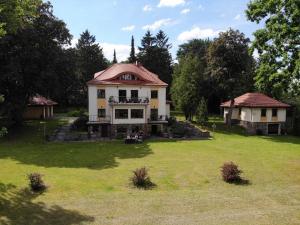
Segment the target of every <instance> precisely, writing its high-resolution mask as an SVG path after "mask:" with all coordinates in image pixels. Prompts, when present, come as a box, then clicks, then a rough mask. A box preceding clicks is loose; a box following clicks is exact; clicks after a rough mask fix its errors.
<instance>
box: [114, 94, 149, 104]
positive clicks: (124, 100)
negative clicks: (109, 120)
mask: <svg viewBox="0 0 300 225" xmlns="http://www.w3.org/2000/svg"><path fill="white" fill-rule="evenodd" d="M108 103H109V104H110V105H120V104H140V105H147V104H149V98H148V97H131V98H128V97H123V96H119V97H118V96H110V97H109V100H108Z"/></svg>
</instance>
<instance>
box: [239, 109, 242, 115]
mask: <svg viewBox="0 0 300 225" xmlns="http://www.w3.org/2000/svg"><path fill="white" fill-rule="evenodd" d="M241 114H242V108H239V116H241Z"/></svg>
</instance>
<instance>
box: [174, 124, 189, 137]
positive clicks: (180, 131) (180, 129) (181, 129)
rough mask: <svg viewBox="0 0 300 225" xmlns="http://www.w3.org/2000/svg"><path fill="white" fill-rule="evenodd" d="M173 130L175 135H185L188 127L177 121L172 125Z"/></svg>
mask: <svg viewBox="0 0 300 225" xmlns="http://www.w3.org/2000/svg"><path fill="white" fill-rule="evenodd" d="M171 132H172V133H173V136H174V137H183V136H184V135H185V134H186V128H185V126H184V125H183V124H181V123H175V124H173V125H172V126H171Z"/></svg>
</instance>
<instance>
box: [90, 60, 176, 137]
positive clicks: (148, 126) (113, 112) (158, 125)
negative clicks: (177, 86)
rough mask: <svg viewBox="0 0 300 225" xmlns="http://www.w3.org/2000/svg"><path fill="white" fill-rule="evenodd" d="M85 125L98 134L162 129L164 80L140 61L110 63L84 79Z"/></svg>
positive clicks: (165, 113) (165, 110) (166, 113)
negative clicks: (87, 118) (87, 115)
mask: <svg viewBox="0 0 300 225" xmlns="http://www.w3.org/2000/svg"><path fill="white" fill-rule="evenodd" d="M87 85H88V95H89V122H88V124H89V126H90V128H93V130H94V131H97V132H99V133H100V135H101V136H102V137H115V136H117V135H118V134H128V133H132V132H138V131H143V132H144V134H145V135H148V134H150V133H158V132H161V131H163V130H164V127H165V124H167V118H168V117H169V116H170V115H169V114H170V110H169V106H168V103H167V101H166V87H167V86H168V85H167V84H166V83H164V82H163V81H161V80H160V79H159V78H158V76H157V75H156V74H154V73H152V72H150V71H149V70H147V69H146V68H145V67H143V66H142V65H140V64H121V63H120V64H119V63H118V64H113V65H112V66H110V67H109V68H107V69H106V70H103V71H100V72H98V73H96V74H95V75H94V79H92V80H90V81H88V82H87Z"/></svg>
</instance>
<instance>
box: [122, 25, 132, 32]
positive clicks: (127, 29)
mask: <svg viewBox="0 0 300 225" xmlns="http://www.w3.org/2000/svg"><path fill="white" fill-rule="evenodd" d="M134 28H135V26H134V25H130V26H126V27H122V28H121V30H122V31H132V30H134Z"/></svg>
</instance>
